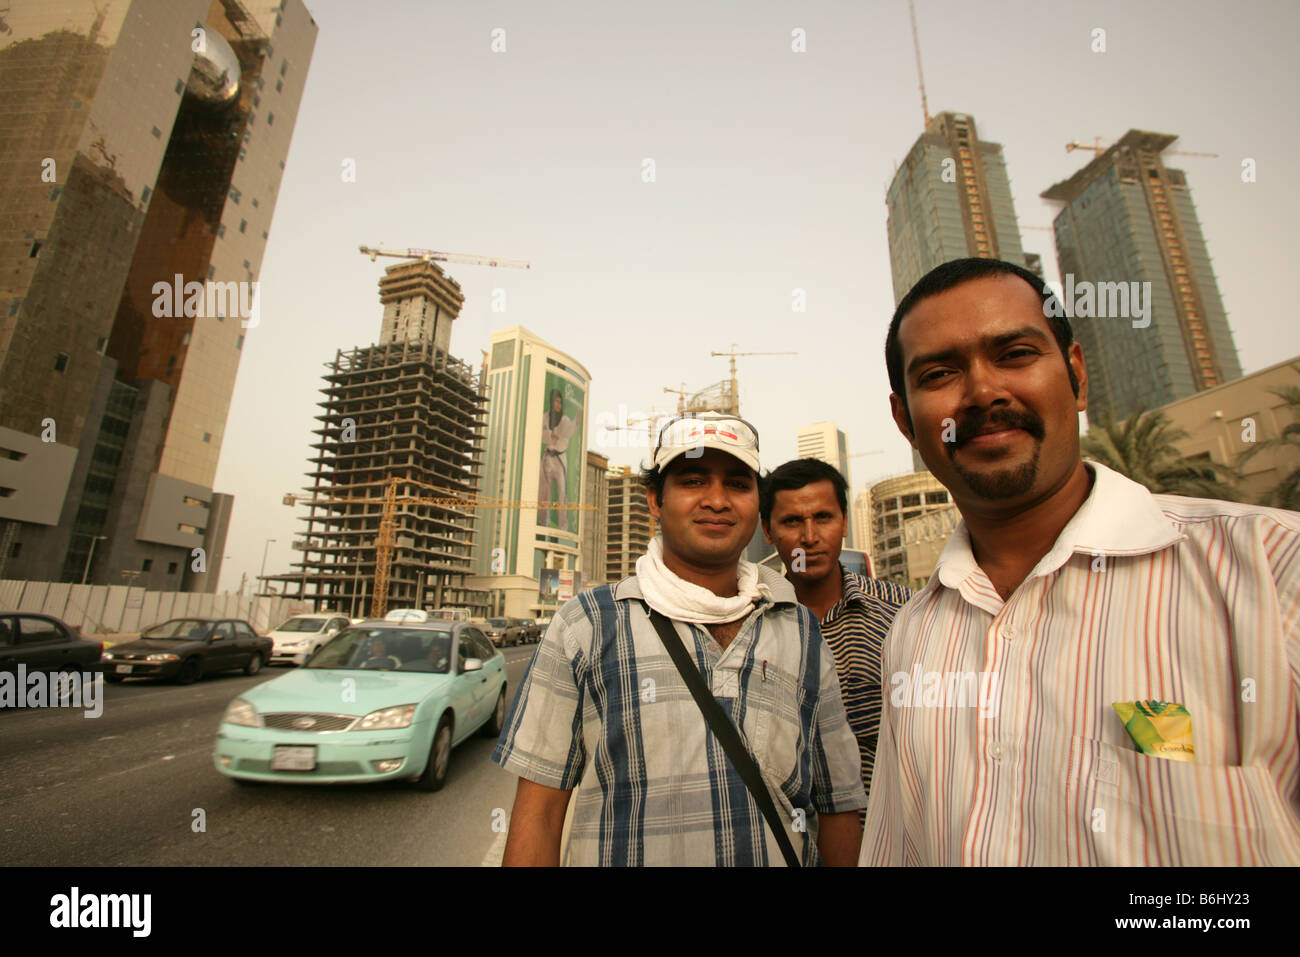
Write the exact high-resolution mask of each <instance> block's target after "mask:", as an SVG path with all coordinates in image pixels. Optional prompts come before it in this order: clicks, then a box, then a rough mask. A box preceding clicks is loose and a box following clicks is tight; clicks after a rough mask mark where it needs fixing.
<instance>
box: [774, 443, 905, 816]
mask: <svg viewBox="0 0 1300 957" xmlns="http://www.w3.org/2000/svg"><path fill="white" fill-rule="evenodd" d="M848 487H849V486H848V482H846V481H845V479H844V476H843V475H841V474H840V472H839V470H838V469H836V468H835V467H834V466H833V465H830V464H828V463H826V462H823V461H821V460H820V459H795V460H794V461H792V462H786V463H784V464H783V465H779V466H777V467H776V468H775V469H773V470H772V471H771V472H769V473H768V474H767V475H766V476H765V477H764V478H763V483H762V488H761V500H760V505H759V510H760V512H761V514H762V520H763V534H764V535H766V536H767V540H768V541H769V542H771V543H772V544H773V545H775V546H776V550H777V552H778V553H779V554H780V556H781V561H782V562H783V563H784V564H785V569H786V572H785V574H786V578H788V579H789V580H790V584H792V585H794V592H795V594H796V595H797V596H798V598H799V604H801V605H804V606H805V607H806V608H808V610H809V611H811V612H812V613H813V614H814V615H815V616H816V617H817V619H818V620H819V621H820V622H821V629H822V637H823V638H825V639H826V644H827V645H829V646H830V649H831V653H832V654H833V655H834V656H835V671H836V673H837V674H838V676H839V679H840V694H841V695H842V696H843V698H844V710H845V711H846V712H847V713H848V716H849V725H850V726H851V727H852V728H853V733H854V735H856V736H857V739H858V752H859V755H860V757H861V759H862V784H863V787H865V788H866V790H867V797H868V798H870V796H871V768H872V765H873V764H874V763H875V759H876V738H877V736H878V735H879V733H880V687H881V685H880V646H881V644H882V643H883V642H884V640H885V634H886V632H888V631H889V626H890V624H892V623H893V621H894V615H896V614H897V613H898V609H899V608H900V607H901V606H902V604H903V603H904V602H905V601H907V599H908V598H910V597H911V594H912V593H911V592H910V591H908V590H907V589H906V588H904V587H903V586H902V585H895V584H894V583H893V582H885V581H878V580H877V579H874V578H868V577H867V576H865V575H859V574H858V573H857V572H853V571H849V570H848V569H847V568H845V567H844V566H843V565H841V564H840V560H839V559H840V549H841V548H842V547H843V545H844V536H845V535H846V534H847V532H848V521H847V515H848ZM865 816H866V812H865V811H863V817H864V818H865Z"/></svg>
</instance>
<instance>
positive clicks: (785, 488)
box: [758, 459, 849, 525]
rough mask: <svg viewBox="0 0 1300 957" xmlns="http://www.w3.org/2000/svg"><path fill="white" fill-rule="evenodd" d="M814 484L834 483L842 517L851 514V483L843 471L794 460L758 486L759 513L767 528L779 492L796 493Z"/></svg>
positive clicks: (765, 478) (803, 460) (821, 463)
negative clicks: (795, 491) (796, 490)
mask: <svg viewBox="0 0 1300 957" xmlns="http://www.w3.org/2000/svg"><path fill="white" fill-rule="evenodd" d="M813 482H830V483H831V485H832V486H833V487H834V488H835V498H836V500H837V501H838V502H839V503H840V512H841V514H843V515H845V516H847V515H848V514H849V483H848V482H847V481H846V480H845V478H844V476H843V475H841V474H840V470H839V469H837V468H836V467H835V466H833V465H831V464H829V463H828V462H823V461H822V460H821V459H794V460H792V461H790V462H785V463H783V464H781V465H778V466H777V467H776V468H774V469H773V470H772V471H770V472H768V473H767V475H766V476H765V477H764V478H763V480H762V481H761V482H759V484H758V512H759V515H760V516H761V517H762V520H763V524H764V525H767V524H768V523H769V522H771V521H772V507H773V506H774V505H775V504H776V493H777V492H792V491H794V490H795V489H800V488H803V487H804V486H805V485H811V484H812V483H813Z"/></svg>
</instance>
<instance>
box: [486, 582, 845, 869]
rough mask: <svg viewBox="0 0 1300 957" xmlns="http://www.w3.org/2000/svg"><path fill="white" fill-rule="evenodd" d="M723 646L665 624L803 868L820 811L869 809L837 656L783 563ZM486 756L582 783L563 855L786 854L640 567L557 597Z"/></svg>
mask: <svg viewBox="0 0 1300 957" xmlns="http://www.w3.org/2000/svg"><path fill="white" fill-rule="evenodd" d="M759 576H760V577H759V581H760V582H762V583H764V584H766V585H767V586H768V588H769V589H770V592H771V595H772V598H762V599H760V600H759V602H758V603H757V604H756V605H755V608H754V611H752V612H751V613H750V615H749V617H748V618H746V619H745V622H744V624H743V625H742V626H741V629H740V632H739V633H738V634H737V635H736V637H735V638H734V639H732V641H731V642H730V643H729V644H728V645H727V647H726V648H725V649H723V648H722V647H721V646H720V645H719V644H718V643H717V642H716V641H714V640H713V638H712V636H711V635H709V633H708V631H707V630H706V629H705V628H704V627H703V626H701V625H690V624H687V623H684V622H674V623H673V625H674V627H675V628H676V631H677V634H678V636H679V637H680V638H681V639H682V642H683V644H684V646H685V647H686V649H687V651H688V652H691V654H692V656H693V658H694V659H695V661H696V663H697V665H698V667H699V668H700V672H701V674H702V675H703V676H704V679H705V681H706V683H707V684H708V685H709V687H710V689H711V690H712V691H713V694H714V696H715V697H716V698H717V699H718V703H719V704H720V705H721V706H722V709H723V711H724V712H726V713H727V715H728V716H729V717H730V718H731V719H732V721H733V722H735V723H736V725H737V727H738V729H739V730H740V733H741V738H742V740H744V741H745V743H746V744H747V746H748V747H749V749H750V751H751V753H753V755H754V756H755V759H756V760H757V762H758V765H759V768H760V770H761V771H762V774H763V777H764V779H765V780H766V781H767V783H768V785H769V788H768V789H769V791H770V792H771V793H772V799H773V802H774V803H775V804H776V807H777V811H778V812H779V813H780V814H781V815H782V816H783V818H784V820H785V822H788V825H787V827H786V832H787V834H789V836H790V839H791V842H792V843H793V845H794V847H795V850H796V852H799V851H800V849H801V848H802V861H803V863H804V864H805V865H813V864H817V863H819V862H820V856H819V855H818V852H817V847H816V822H817V815H818V814H834V813H839V812H842V811H853V810H858V809H860V808H862V807H864V806H865V805H866V797H865V795H864V793H863V790H862V779H861V776H860V774H859V762H858V748H857V742H856V741H855V740H854V737H853V732H852V730H850V728H849V725H848V721H847V720H846V718H845V714H844V705H843V703H842V701H841V699H840V692H839V683H838V681H837V679H836V676H835V662H834V660H833V658H832V656H831V653H830V649H829V648H828V647H827V646H826V643H825V641H824V640H823V639H822V637H821V633H820V631H819V629H818V627H817V622H816V620H815V619H814V618H813V616H812V614H811V613H809V611H808V610H807V609H806V608H804V607H802V606H801V605H798V604H797V603H796V602H795V595H794V589H793V588H792V587H791V586H790V584H789V583H788V582H787V581H786V580H785V579H784V578H782V577H781V576H780V575H779V574H777V573H776V572H774V571H772V570H770V569H766V568H760V569H759ZM492 760H494V761H496V762H497V763H498V764H500V765H501V766H502V767H503V768H505V769H506V770H508V771H512V772H514V773H516V774H518V775H520V776H521V777H525V778H527V779H528V780H530V781H534V782H536V783H538V784H543V785H546V786H548V787H552V788H560V789H564V790H570V789H572V788H574V787H575V786H577V787H578V792H577V794H576V796H575V798H574V802H575V807H574V808H573V816H572V820H571V823H570V834H569V844H568V848H567V852H566V855H565V860H564V863H566V864H580V865H602V866H610V865H630V866H639V865H714V864H719V865H765V864H769V863H774V864H779V863H781V862H782V857H781V851H780V847H779V845H778V844H777V842H776V839H775V838H774V837H773V836H772V835H771V833H770V832H769V831H768V828H767V826H766V823H765V821H764V818H763V815H762V811H761V810H759V807H758V805H757V803H756V802H755V801H754V800H753V798H752V797H751V796H750V794H749V792H748V790H747V789H746V788H745V784H744V781H743V780H742V779H741V777H740V775H739V774H738V773H737V772H736V771H735V770H734V769H733V768H732V767H731V763H730V762H729V761H728V759H727V756H726V753H725V752H724V751H723V749H722V746H721V745H720V744H719V743H718V741H717V740H716V738H715V737H714V735H713V733H712V731H710V730H709V728H708V725H707V724H706V723H705V720H704V716H703V715H702V714H701V712H700V709H699V707H698V706H697V705H696V703H695V700H694V699H693V698H692V697H691V693H690V690H689V689H688V688H687V686H686V684H685V682H683V681H682V678H681V675H680V674H679V673H678V671H677V668H676V666H675V665H674V664H673V661H672V658H670V657H669V655H668V652H667V650H666V649H665V648H664V646H663V642H662V641H661V640H660V638H659V635H658V634H657V633H656V632H655V630H654V626H653V625H652V624H651V622H650V619H649V617H648V616H647V614H646V612H645V607H644V605H642V603H641V591H640V589H639V588H638V586H637V579H636V578H635V577H633V578H628V579H624V580H623V581H621V582H619V583H617V584H616V585H604V586H601V587H599V588H594V589H591V590H590V591H586V592H583V593H582V594H580V595H578V596H577V597H576V598H575V599H573V600H572V601H570V602H568V603H566V604H565V605H564V606H563V607H561V608H560V610H559V613H558V614H557V615H556V616H555V620H554V622H552V624H551V626H550V628H549V629H547V632H546V635H545V637H544V638H543V639H542V641H541V643H540V644H539V645H538V647H537V652H536V654H535V656H534V658H533V661H532V663H531V664H530V665H529V667H528V672H527V674H526V675H525V676H524V681H523V684H522V685H521V687H520V689H519V693H518V695H517V696H516V698H515V700H514V702H513V704H512V705H511V709H510V714H509V716H508V717H507V719H506V726H505V729H504V730H503V732H502V735H501V740H500V741H499V742H498V744H497V747H496V750H495V751H494V752H493V755H492Z"/></svg>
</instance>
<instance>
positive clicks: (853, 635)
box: [821, 565, 912, 797]
mask: <svg viewBox="0 0 1300 957" xmlns="http://www.w3.org/2000/svg"><path fill="white" fill-rule="evenodd" d="M840 575H841V577H842V579H843V594H842V596H841V597H840V600H839V601H837V602H836V603H835V604H834V605H832V606H831V608H830V610H829V611H827V612H826V617H825V618H823V619H822V622H821V629H822V637H823V638H825V639H826V644H827V645H829V646H830V649H831V653H832V654H833V655H834V656H835V671H836V675H837V676H838V677H839V681H840V694H841V695H842V696H843V698H844V710H845V711H846V712H847V713H848V716H849V726H850V727H851V728H853V734H854V735H855V736H856V737H857V739H858V753H859V756H860V757H861V760H862V784H863V786H864V787H865V788H866V789H867V796H868V797H870V794H871V768H872V765H873V763H874V762H875V759H876V738H877V736H878V735H879V733H880V684H881V681H880V648H881V646H882V645H883V644H884V641H885V635H887V634H888V633H889V626H890V625H891V624H892V623H893V621H894V616H895V615H896V614H898V609H899V608H900V607H901V606H902V605H903V603H904V602H906V601H907V599H908V598H910V597H911V596H912V593H911V591H909V590H908V589H906V588H904V587H903V586H902V585H895V584H894V583H893V582H885V581H879V580H877V579H875V578H867V577H866V576H865V575H859V574H858V573H857V572H853V571H849V569H847V568H845V567H844V566H843V565H841V566H840Z"/></svg>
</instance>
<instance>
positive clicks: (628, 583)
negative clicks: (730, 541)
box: [613, 565, 798, 606]
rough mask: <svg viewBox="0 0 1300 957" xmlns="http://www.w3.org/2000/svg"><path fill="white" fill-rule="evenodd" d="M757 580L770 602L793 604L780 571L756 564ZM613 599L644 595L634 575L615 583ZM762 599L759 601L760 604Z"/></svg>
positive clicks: (791, 589)
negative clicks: (766, 592)
mask: <svg viewBox="0 0 1300 957" xmlns="http://www.w3.org/2000/svg"><path fill="white" fill-rule="evenodd" d="M758 580H759V582H760V583H762V584H764V585H766V586H767V587H768V588H770V589H771V590H772V603H773V604H774V605H783V604H790V605H793V604H795V603H796V602H797V601H798V599H797V598H796V597H795V593H794V586H793V585H791V584H790V583H789V582H788V581H787V580H786V578H785V576H784V575H782V574H781V573H780V572H777V571H773V570H772V569H770V568H768V567H767V566H766V565H759V566H758ZM613 592H614V600H615V601H623V600H625V599H632V600H635V601H641V600H642V599H643V598H644V597H645V596H644V595H642V594H641V584H640V582H639V581H638V580H637V577H636V576H635V575H632V576H630V577H628V578H624V579H623V580H622V581H620V582H617V583H615V585H614V588H613ZM762 604H763V601H761V600H760V601H759V605H760V606H761V605H762Z"/></svg>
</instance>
